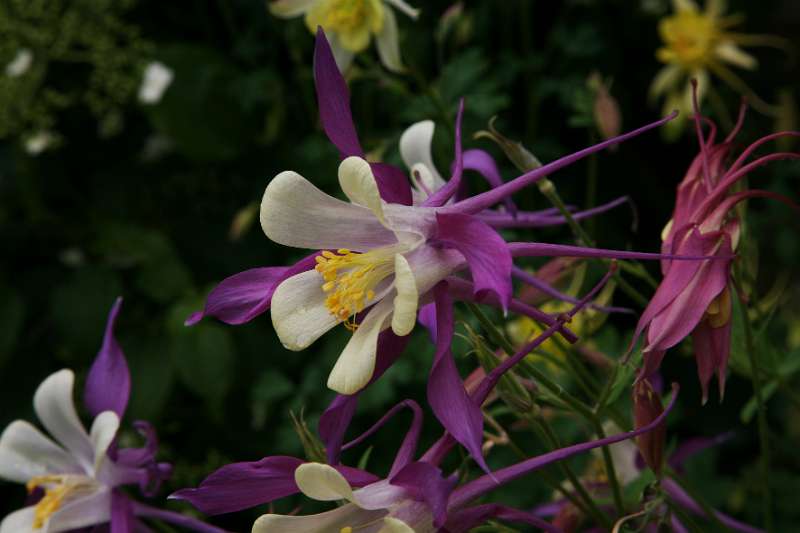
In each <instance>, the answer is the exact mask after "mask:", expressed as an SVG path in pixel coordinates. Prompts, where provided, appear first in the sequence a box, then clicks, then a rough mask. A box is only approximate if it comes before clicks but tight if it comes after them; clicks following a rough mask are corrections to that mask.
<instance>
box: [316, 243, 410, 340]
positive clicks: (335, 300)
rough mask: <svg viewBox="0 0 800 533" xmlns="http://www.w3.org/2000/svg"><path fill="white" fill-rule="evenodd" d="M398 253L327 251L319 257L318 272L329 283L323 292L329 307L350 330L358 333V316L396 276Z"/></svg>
mask: <svg viewBox="0 0 800 533" xmlns="http://www.w3.org/2000/svg"><path fill="white" fill-rule="evenodd" d="M395 253H396V250H395V249H394V248H393V247H387V248H377V249H375V250H370V251H369V252H365V253H358V252H351V251H350V250H347V249H341V250H337V251H336V252H335V253H334V252H331V251H330V250H325V251H323V252H322V254H321V255H318V256H317V257H316V261H317V266H316V267H315V268H316V270H317V272H319V273H320V274H322V279H323V280H325V283H323V285H322V290H323V291H325V293H327V295H328V297H327V298H326V299H325V307H327V308H328V310H329V311H330V312H331V314H332V315H334V316H335V317H336V318H338V319H339V320H341V321H342V322H344V325H345V327H346V328H347V329H349V330H351V331H355V329H356V328H357V327H358V324H356V322H355V315H356V314H358V313H360V312H361V311H363V310H364V307H366V305H367V303H368V302H369V301H370V300H372V299H374V298H375V288H376V287H377V285H378V284H379V283H380V282H381V281H383V280H384V279H386V277H388V276H389V275H391V274H392V273H393V272H394V255H395Z"/></svg>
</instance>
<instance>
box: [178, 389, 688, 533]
mask: <svg viewBox="0 0 800 533" xmlns="http://www.w3.org/2000/svg"><path fill="white" fill-rule="evenodd" d="M676 390H677V389H676ZM673 402H674V398H673ZM671 407H672V404H670V406H669V407H668V408H667V411H666V412H665V413H664V414H662V416H661V417H659V418H658V419H656V420H654V421H653V423H652V424H650V425H649V426H647V427H642V428H640V429H638V430H636V431H632V432H627V433H622V434H618V435H614V436H611V437H607V438H604V439H600V440H596V441H591V442H586V443H582V444H577V445H574V446H569V447H566V448H562V449H559V450H556V451H553V452H550V453H546V454H544V455H541V456H538V457H533V458H530V459H527V460H525V461H522V462H520V463H517V464H515V465H512V466H508V467H505V468H501V469H499V470H497V471H495V472H494V473H492V474H487V475H483V476H481V477H478V478H476V479H474V480H472V481H468V482H465V483H463V484H459V482H458V475H457V473H452V474H450V475H444V474H443V473H442V470H441V468H440V467H439V465H440V463H441V460H442V459H443V458H444V456H445V455H446V453H445V454H443V453H441V452H442V447H441V443H442V442H443V440H440V441H439V442H437V443H436V444H435V445H434V447H433V448H432V449H431V450H429V451H428V452H427V453H426V454H424V455H423V456H422V457H421V458H420V459H417V460H415V459H414V456H415V450H416V447H417V443H418V439H419V434H420V430H421V427H422V410H421V408H420V407H419V406H418V405H417V404H416V403H415V402H414V401H412V400H406V401H404V402H402V403H400V404H398V405H396V406H395V407H394V408H392V409H391V410H390V411H389V412H388V413H387V414H386V415H385V416H384V417H383V418H382V419H381V420H380V421H378V422H377V423H376V424H375V425H374V426H373V427H372V428H371V429H369V430H368V431H367V432H366V433H364V434H363V435H361V436H359V437H358V438H356V439H354V440H353V441H351V442H349V443H348V444H347V445H345V448H351V447H353V446H355V445H357V444H360V443H361V442H363V441H364V440H365V439H366V438H368V437H369V436H370V435H372V434H373V433H374V432H375V431H377V430H378V429H379V428H380V427H381V426H382V425H383V424H384V423H386V422H387V421H388V420H389V418H391V417H392V416H394V415H395V414H396V413H397V412H399V411H400V410H401V409H403V408H408V409H410V410H411V411H412V413H413V419H412V423H411V428H410V429H409V431H408V432H407V434H406V436H405V438H404V439H403V441H402V443H401V445H400V447H399V449H398V452H397V455H396V456H395V459H394V461H393V464H392V466H391V468H390V470H389V473H388V475H387V476H386V477H385V478H379V477H377V476H374V475H371V474H369V473H366V472H363V471H359V470H355V469H347V468H345V467H343V466H341V465H338V466H336V467H333V466H330V465H326V464H322V463H313V462H304V461H302V460H300V459H296V458H289V457H267V458H264V459H262V460H261V461H258V462H254V463H236V464H231V465H227V466H224V467H222V468H221V469H219V470H218V471H217V472H214V473H213V474H211V475H210V476H209V477H208V478H207V479H206V480H204V481H203V483H202V484H201V485H200V487H198V488H196V489H184V490H182V491H179V492H178V493H176V494H175V495H173V497H176V498H178V499H185V500H188V501H190V502H191V503H193V504H194V505H196V506H197V507H198V508H200V509H201V510H203V511H205V512H208V513H225V512H232V511H237V510H241V509H244V508H247V507H252V506H255V505H258V504H262V503H267V502H269V501H273V500H275V499H277V498H281V497H285V496H289V495H291V494H295V493H297V492H302V493H303V494H304V495H306V496H308V497H309V498H312V499H314V500H318V501H340V500H344V501H347V502H348V503H346V504H345V505H343V506H341V507H338V508H336V509H333V510H331V511H327V512H324V513H320V514H316V515H307V516H285V515H277V514H267V515H263V516H261V517H260V518H259V519H258V520H256V522H255V524H254V525H253V532H255V533H272V532H276V533H277V532H289V531H290V532H294V533H322V532H340V533H341V532H345V533H351V532H355V531H358V532H362V531H363V532H370V533H393V532H398V533H414V532H416V533H433V532H436V531H447V532H449V533H462V532H466V531H468V530H470V529H471V528H473V527H476V526H478V525H481V524H483V523H485V522H486V521H487V520H490V519H500V520H507V521H512V522H519V523H523V524H528V525H532V526H535V527H537V528H540V529H543V530H545V531H558V529H557V528H554V527H553V526H551V525H550V524H548V523H547V522H546V521H544V520H543V519H541V518H539V517H537V516H536V515H534V514H533V513H527V512H523V511H519V510H517V509H514V508H510V507H506V506H504V505H500V504H480V503H476V500H478V499H479V498H480V497H482V496H483V495H485V494H487V493H489V492H491V491H493V490H495V489H496V488H498V487H501V486H502V485H504V484H505V483H508V482H510V481H513V480H515V479H517V478H519V477H521V476H524V475H527V474H529V473H531V472H533V471H535V470H538V469H540V468H542V467H545V466H547V465H549V464H551V463H553V462H555V461H560V460H564V459H567V458H569V457H572V456H574V455H577V454H579V453H582V452H585V451H588V450H591V449H593V448H597V447H600V446H604V445H608V444H613V443H616V442H620V441H623V440H626V439H629V438H632V437H635V436H637V435H640V434H642V433H644V432H647V431H650V430H652V429H653V428H655V427H657V426H658V425H659V424H661V423H663V421H664V418H665V417H666V415H667V413H668V412H669V410H670V409H671ZM448 449H451V448H448Z"/></svg>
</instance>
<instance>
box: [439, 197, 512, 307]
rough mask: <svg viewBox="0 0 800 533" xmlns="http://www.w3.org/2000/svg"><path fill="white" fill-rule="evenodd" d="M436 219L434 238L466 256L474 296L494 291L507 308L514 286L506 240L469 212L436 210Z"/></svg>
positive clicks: (477, 296)
mask: <svg viewBox="0 0 800 533" xmlns="http://www.w3.org/2000/svg"><path fill="white" fill-rule="evenodd" d="M436 222H437V224H436V225H437V233H436V239H437V240H438V241H440V242H441V243H442V244H444V245H445V246H447V247H450V248H455V249H456V250H458V251H459V252H461V254H462V255H463V256H464V257H465V258H466V260H467V264H468V265H469V269H470V273H471V274H472V281H473V282H474V284H475V296H476V298H480V297H481V296H483V295H485V294H486V293H487V292H493V293H494V294H496V295H497V297H498V299H499V300H500V304H501V305H502V307H503V310H504V311H505V310H507V309H508V304H509V302H510V301H511V294H512V291H513V289H512V286H511V267H512V260H511V253H510V252H509V250H508V246H507V245H506V241H505V240H504V239H503V238H502V237H501V236H500V235H499V234H498V233H497V232H496V231H495V230H493V229H492V228H491V227H490V226H489V225H488V224H486V223H485V222H482V221H481V220H479V219H478V218H476V217H473V216H470V215H462V214H461V213H451V214H444V213H437V214H436Z"/></svg>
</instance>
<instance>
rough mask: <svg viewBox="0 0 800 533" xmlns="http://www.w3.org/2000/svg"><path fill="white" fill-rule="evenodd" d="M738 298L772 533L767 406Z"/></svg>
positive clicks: (766, 520)
mask: <svg viewBox="0 0 800 533" xmlns="http://www.w3.org/2000/svg"><path fill="white" fill-rule="evenodd" d="M737 294H738V296H739V302H740V303H741V305H742V324H743V326H744V328H743V329H744V341H745V348H746V350H747V357H748V360H749V362H750V374H751V375H752V376H753V390H754V392H755V396H756V402H757V404H758V437H759V445H760V447H761V478H762V479H761V481H762V487H761V490H762V493H763V497H764V500H763V513H764V523H765V529H766V530H767V531H768V532H770V531H774V529H773V528H774V524H773V521H772V493H771V491H770V488H769V464H770V453H769V427H768V426H767V406H766V404H765V402H764V393H763V390H762V386H761V385H762V384H761V369H760V367H759V364H758V358H757V357H756V353H755V344H754V342H753V331H752V329H751V327H750V318H749V317H748V315H747V305H746V303H745V301H744V298H743V297H742V294H741V293H738V291H737Z"/></svg>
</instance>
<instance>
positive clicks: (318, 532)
mask: <svg viewBox="0 0 800 533" xmlns="http://www.w3.org/2000/svg"><path fill="white" fill-rule="evenodd" d="M384 516H386V511H366V510H364V509H360V508H359V507H358V506H357V505H354V504H352V503H350V504H347V505H343V506H342V507H338V508H336V509H333V510H332V511H328V512H326V513H320V514H315V515H307V516H281V515H274V514H267V515H263V516H261V517H259V519H258V520H256V522H255V523H254V524H253V530H252V533H340V531H342V529H343V528H346V527H350V528H353V532H354V533H378V530H379V528H380V524H381V522H380V519H381V518H382V517H384ZM345 531H346V530H345ZM3 533H5V532H3Z"/></svg>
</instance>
